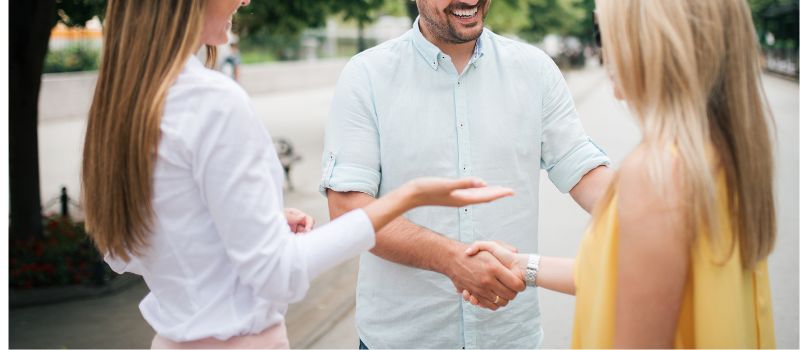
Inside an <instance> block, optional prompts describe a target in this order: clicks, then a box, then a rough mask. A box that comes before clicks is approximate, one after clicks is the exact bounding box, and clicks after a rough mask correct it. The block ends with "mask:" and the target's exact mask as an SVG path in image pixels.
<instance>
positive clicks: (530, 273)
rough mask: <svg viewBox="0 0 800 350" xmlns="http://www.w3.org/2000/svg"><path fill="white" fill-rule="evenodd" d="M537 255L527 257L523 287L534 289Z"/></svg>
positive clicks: (537, 264)
mask: <svg viewBox="0 0 800 350" xmlns="http://www.w3.org/2000/svg"><path fill="white" fill-rule="evenodd" d="M540 258H541V257H540V256H539V254H530V255H528V266H526V267H525V285H526V286H530V287H536V276H537V275H538V274H539V259H540Z"/></svg>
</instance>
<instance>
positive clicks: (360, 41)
mask: <svg viewBox="0 0 800 350" xmlns="http://www.w3.org/2000/svg"><path fill="white" fill-rule="evenodd" d="M366 49H367V43H366V42H364V21H362V20H358V52H361V51H364V50H366Z"/></svg>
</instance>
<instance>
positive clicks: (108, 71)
mask: <svg viewBox="0 0 800 350" xmlns="http://www.w3.org/2000/svg"><path fill="white" fill-rule="evenodd" d="M206 3H207V0H157V1H151V0H146V1H140V0H109V1H108V7H107V9H106V17H105V23H104V29H103V31H104V46H103V56H102V64H101V66H100V71H99V73H98V78H97V85H96V88H95V92H94V99H93V101H92V106H91V109H90V110H89V121H88V126H87V130H86V140H85V143H84V150H83V169H82V192H83V193H82V197H83V198H82V202H83V205H84V209H85V212H86V228H87V231H88V232H89V235H90V236H91V238H92V239H93V240H94V242H95V244H96V245H97V247H98V249H99V250H100V251H101V252H103V253H109V254H110V255H111V256H116V257H121V258H122V259H124V260H125V261H128V260H129V259H130V254H133V255H138V254H140V253H141V251H142V249H143V248H144V247H145V246H146V245H147V237H148V234H149V232H150V226H151V224H152V218H153V207H152V202H151V199H152V191H153V170H154V163H155V160H156V152H157V150H158V142H159V137H160V136H159V134H160V132H159V126H160V123H161V115H162V112H163V107H164V103H165V100H166V96H167V91H168V90H169V87H170V86H171V85H172V83H173V82H174V80H175V79H176V78H177V76H178V74H179V73H180V72H181V70H182V68H183V66H184V64H185V63H186V61H187V60H188V59H189V57H190V56H191V55H192V54H194V53H195V52H196V51H197V49H198V47H199V45H200V35H201V33H202V31H203V22H204V19H205V8H206ZM210 51H211V54H210V55H209V57H213V56H214V55H213V49H212V50H210Z"/></svg>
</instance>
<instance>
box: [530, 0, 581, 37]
mask: <svg viewBox="0 0 800 350" xmlns="http://www.w3.org/2000/svg"><path fill="white" fill-rule="evenodd" d="M581 2H582V1H580V0H529V3H528V6H529V9H528V12H527V14H528V25H527V27H525V28H524V29H523V30H522V36H523V37H524V38H525V39H527V40H529V41H533V42H538V41H541V40H542V39H543V38H544V37H545V36H546V35H547V34H559V35H575V34H581V35H582V33H583V32H584V30H583V29H582V28H583V26H584V25H585V23H584V22H583V21H584V20H585V19H586V17H588V16H587V14H586V11H585V10H584V7H585V6H588V5H583V4H581ZM590 2H592V1H590ZM589 20H590V21H591V17H589ZM589 26H591V24H589ZM589 28H591V27H589Z"/></svg>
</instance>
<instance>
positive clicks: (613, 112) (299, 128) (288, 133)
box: [9, 65, 798, 348]
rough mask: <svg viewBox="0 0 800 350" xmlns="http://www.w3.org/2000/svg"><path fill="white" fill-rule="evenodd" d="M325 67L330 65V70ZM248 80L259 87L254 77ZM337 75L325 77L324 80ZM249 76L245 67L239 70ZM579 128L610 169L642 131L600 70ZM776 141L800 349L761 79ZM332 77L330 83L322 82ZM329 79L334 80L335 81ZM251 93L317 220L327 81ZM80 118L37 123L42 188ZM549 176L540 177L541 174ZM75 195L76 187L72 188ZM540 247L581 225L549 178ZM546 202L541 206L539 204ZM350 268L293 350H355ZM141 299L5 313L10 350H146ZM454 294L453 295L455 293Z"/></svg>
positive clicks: (782, 289) (565, 246)
mask: <svg viewBox="0 0 800 350" xmlns="http://www.w3.org/2000/svg"><path fill="white" fill-rule="evenodd" d="M328 69H329V70H335V69H337V68H335V67H333V65H332V67H329V68H328ZM252 72H253V73H252V74H254V75H253V76H251V77H250V78H248V79H253V80H254V81H256V80H258V79H259V77H258V76H257V75H258V74H256V73H255V72H256V71H255V70H254V71H252ZM334 73H335V72H330V71H329V72H328V73H326V74H327V75H326V76H328V77H331V76H334V77H335V76H336V74H334ZM244 74H247V70H245V73H244ZM566 76H567V82H568V84H569V86H570V88H571V90H572V93H573V96H574V98H575V100H576V104H577V108H578V111H579V113H580V114H581V118H582V120H583V123H584V127H585V129H586V131H587V132H588V133H589V134H590V135H591V136H592V138H593V139H594V140H595V141H596V142H597V143H598V144H600V145H601V146H602V147H604V149H605V150H606V151H607V152H608V154H609V155H610V156H611V158H612V161H613V162H615V163H616V164H619V162H620V161H621V160H622V159H623V157H624V156H625V155H626V154H627V153H628V152H629V151H630V150H631V149H632V148H633V147H634V145H635V144H636V143H637V142H638V139H639V134H638V131H637V128H636V126H635V124H634V123H633V120H632V118H631V117H630V116H629V115H628V113H627V112H626V111H625V108H624V106H623V105H622V104H621V103H619V102H617V101H615V100H614V99H613V97H612V94H611V89H610V86H609V84H608V82H607V80H606V78H605V75H604V73H603V71H602V70H600V69H597V68H593V69H587V70H581V71H575V72H569V73H567V74H566ZM764 79H765V87H766V91H767V94H768V96H769V102H770V104H771V106H772V108H773V111H774V113H775V117H776V123H777V134H778V150H779V151H778V162H777V165H778V179H777V184H778V188H777V191H776V192H777V193H778V205H779V213H778V220H779V222H778V227H779V234H778V244H777V246H776V249H775V252H774V253H773V255H772V256H771V257H770V261H769V263H770V273H771V281H772V294H773V306H774V315H775V323H776V332H777V338H778V346H779V347H786V348H797V347H798V217H797V213H798V183H797V181H798V97H797V96H798V85H797V83H794V82H789V81H785V80H782V79H777V78H773V77H771V76H765V78H764ZM328 80H330V78H328ZM333 80H335V78H334V79H333ZM314 86H318V87H305V88H302V89H292V90H289V91H271V92H268V93H258V94H255V95H254V96H253V105H254V107H255V109H256V111H257V112H258V113H259V115H260V116H261V117H262V118H263V120H264V123H265V125H266V126H267V128H268V129H269V130H270V133H271V134H272V135H273V137H286V138H288V139H290V140H292V141H293V142H294V143H295V146H296V150H297V151H298V152H299V153H300V154H301V155H303V157H304V158H303V160H302V161H301V162H300V163H299V164H298V165H297V167H296V168H295V170H294V176H293V181H294V183H295V186H296V188H297V189H296V191H295V192H293V193H288V194H287V195H286V205H287V206H293V207H298V208H302V209H303V210H306V211H307V212H309V213H310V214H312V215H314V216H315V217H317V218H318V219H319V221H325V219H327V217H328V215H327V207H326V204H325V201H324V198H322V197H321V196H320V195H319V194H318V193H317V191H316V188H317V181H318V179H319V174H320V161H319V159H320V152H321V149H322V142H323V133H324V124H325V120H326V115H327V111H328V108H329V106H330V101H331V97H332V94H333V82H330V83H329V84H322V83H320V84H317V85H314ZM84 127H85V120H84V119H82V118H80V117H64V118H52V119H49V120H47V119H45V120H43V121H42V122H41V123H40V151H41V159H42V172H43V180H42V181H43V190H44V189H45V188H47V189H51V188H53V189H56V190H57V187H58V186H59V185H60V184H62V183H65V184H70V183H72V184H77V174H78V169H79V168H78V165H79V161H80V148H81V140H82V135H83V128H84ZM543 179H546V177H543ZM74 188H75V189H77V187H74ZM540 193H541V198H540V201H541V203H543V204H542V206H541V212H540V218H541V222H540V226H539V237H540V249H541V252H542V253H543V254H548V255H556V256H574V255H575V253H576V252H577V248H578V242H579V240H580V238H581V235H582V232H583V230H584V228H585V225H586V223H587V222H588V218H589V217H588V215H587V214H586V213H584V212H583V211H582V210H581V209H580V208H579V207H578V206H577V205H576V204H575V203H574V202H572V200H571V199H570V198H569V197H568V196H566V195H563V194H560V193H558V192H557V191H556V190H555V188H554V187H553V186H552V184H550V183H549V182H548V181H547V180H543V182H542V183H541V188H540ZM545 203H546V204H545ZM356 273H357V262H356V261H350V262H348V263H346V264H343V265H341V266H339V267H337V268H335V269H334V270H331V271H329V272H328V273H326V274H325V275H323V276H321V277H320V278H318V279H317V280H315V281H314V282H313V284H312V290H311V292H310V293H309V295H308V297H307V299H305V300H304V301H302V302H301V303H298V304H295V305H292V306H291V307H290V309H289V313H288V315H287V324H288V329H289V337H290V341H291V344H292V346H293V347H295V348H354V347H356V346H357V345H358V339H357V336H356V333H355V329H354V313H353V306H354V303H355V300H354V294H355V293H354V288H355V276H356ZM146 293H147V289H146V286H144V285H143V284H139V285H137V286H135V287H132V288H129V289H127V290H125V291H123V292H121V293H118V294H116V295H112V296H109V297H104V298H100V299H94V300H84V301H76V302H69V303H63V304H55V305H46V306H40V307H31V308H24V309H16V310H11V317H10V325H9V327H10V342H11V347H13V348H143V347H148V346H149V344H150V340H151V339H152V336H153V331H152V329H150V327H149V326H148V325H147V324H146V323H145V322H144V320H143V319H142V318H141V315H140V313H139V311H138V309H137V304H138V302H139V300H141V298H142V297H143V296H144V295H145V294H146ZM454 297H456V296H454ZM541 305H542V309H543V323H544V327H545V337H544V344H543V346H544V347H546V348H565V347H569V345H570V336H571V322H572V316H573V315H572V313H573V310H574V300H573V298H572V297H570V296H564V295H559V294H556V293H552V292H548V291H542V292H541Z"/></svg>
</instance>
